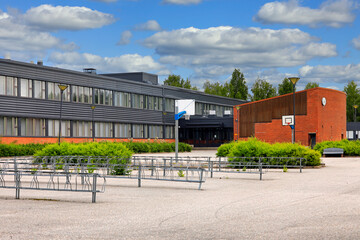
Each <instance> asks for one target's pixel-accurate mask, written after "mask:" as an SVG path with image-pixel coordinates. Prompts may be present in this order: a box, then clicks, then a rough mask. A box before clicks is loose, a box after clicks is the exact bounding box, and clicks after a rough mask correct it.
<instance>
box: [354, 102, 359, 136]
mask: <svg viewBox="0 0 360 240" xmlns="http://www.w3.org/2000/svg"><path fill="white" fill-rule="evenodd" d="M353 107H354V108H355V112H354V122H356V109H357V108H358V107H359V106H358V105H354V106H353ZM355 127H356V126H355ZM354 139H357V137H356V129H355V130H354Z"/></svg>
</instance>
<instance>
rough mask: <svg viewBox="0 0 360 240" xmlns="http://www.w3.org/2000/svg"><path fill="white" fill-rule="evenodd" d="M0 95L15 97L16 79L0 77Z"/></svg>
mask: <svg viewBox="0 0 360 240" xmlns="http://www.w3.org/2000/svg"><path fill="white" fill-rule="evenodd" d="M0 94H1V95H8V96H17V78H13V77H5V76H0Z"/></svg>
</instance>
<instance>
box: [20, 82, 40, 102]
mask: <svg viewBox="0 0 360 240" xmlns="http://www.w3.org/2000/svg"><path fill="white" fill-rule="evenodd" d="M33 82H34V98H40V99H45V82H44V81H37V80H34V81H33ZM21 89H22V88H21Z"/></svg>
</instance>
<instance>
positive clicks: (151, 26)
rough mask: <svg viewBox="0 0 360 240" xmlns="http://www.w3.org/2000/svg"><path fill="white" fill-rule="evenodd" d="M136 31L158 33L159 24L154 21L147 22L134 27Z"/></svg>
mask: <svg viewBox="0 0 360 240" xmlns="http://www.w3.org/2000/svg"><path fill="white" fill-rule="evenodd" d="M135 30H136V31H160V30H161V27H160V24H159V23H158V22H157V21H155V20H149V21H147V22H146V23H141V24H138V25H136V26H135Z"/></svg>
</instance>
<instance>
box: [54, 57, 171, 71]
mask: <svg viewBox="0 0 360 240" xmlns="http://www.w3.org/2000/svg"><path fill="white" fill-rule="evenodd" d="M49 61H50V62H52V63H54V65H55V66H57V67H61V68H66V69H73V70H82V69H83V68H86V67H94V68H96V69H97V70H99V71H100V72H104V73H105V72H112V73H113V72H154V71H155V72H156V71H159V72H164V71H166V67H165V66H163V65H162V64H160V63H158V62H156V61H155V60H154V59H153V58H152V57H151V56H140V55H139V54H125V55H121V56H117V57H101V56H97V55H93V54H89V53H78V52H67V53H60V52H54V53H52V54H51V56H50V58H49Z"/></svg>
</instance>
